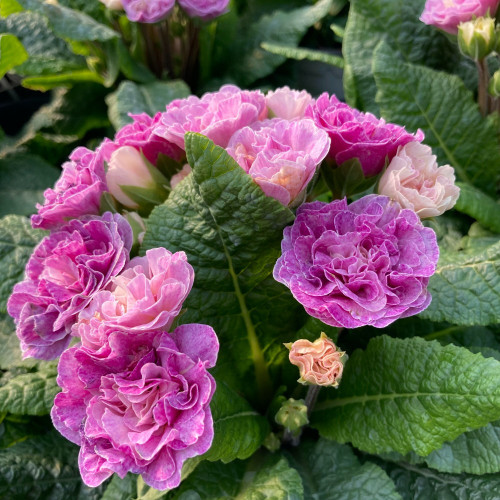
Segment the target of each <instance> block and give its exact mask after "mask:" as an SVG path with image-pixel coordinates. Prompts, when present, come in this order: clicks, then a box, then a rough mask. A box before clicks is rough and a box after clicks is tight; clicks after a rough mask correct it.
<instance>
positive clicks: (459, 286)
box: [421, 242, 500, 326]
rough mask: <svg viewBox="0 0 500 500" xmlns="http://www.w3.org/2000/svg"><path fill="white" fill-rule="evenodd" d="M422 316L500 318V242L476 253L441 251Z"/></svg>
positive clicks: (482, 321)
mask: <svg viewBox="0 0 500 500" xmlns="http://www.w3.org/2000/svg"><path fill="white" fill-rule="evenodd" d="M428 289H429V291H430V292H431V294H432V302H431V304H430V306H429V307H428V308H427V309H426V310H425V311H423V312H422V313H421V317H423V318H428V319H431V320H432V321H449V322H450V323H455V324H456V325H484V326H486V325H490V324H494V323H498V322H500V300H499V298H500V242H497V243H496V244H494V245H491V246H490V247H488V248H486V249H480V250H479V251H477V252H475V253H464V252H441V256H440V259H439V262H438V267H437V270H436V272H435V274H434V275H433V276H432V277H431V279H430V282H429V287H428Z"/></svg>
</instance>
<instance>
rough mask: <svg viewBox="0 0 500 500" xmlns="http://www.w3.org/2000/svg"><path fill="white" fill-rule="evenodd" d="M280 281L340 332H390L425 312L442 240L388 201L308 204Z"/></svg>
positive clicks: (287, 244) (288, 245)
mask: <svg viewBox="0 0 500 500" xmlns="http://www.w3.org/2000/svg"><path fill="white" fill-rule="evenodd" d="M281 249H282V255H281V257H280V258H279V259H278V261H277V262H276V266H275V268H274V278H275V279H276V280H277V281H279V282H280V283H283V284H284V285H286V286H287V287H288V288H290V290H291V292H292V294H293V296H294V297H295V298H296V299H297V300H298V301H299V302H300V303H301V304H302V305H303V306H304V308H305V310H306V312H307V313H308V314H310V315H311V316H313V317H315V318H318V319H320V320H321V321H323V322H324V323H326V324H328V325H332V326H338V327H346V328H356V327H359V326H365V325H371V326H375V327H378V328H381V327H384V326H387V325H388V324H390V323H392V322H393V321H395V320H396V319H398V318H404V317H407V316H412V315H414V314H417V313H419V312H420V311H423V310H424V309H425V308H426V307H427V306H428V305H429V303H430V301H431V296H430V293H429V292H428V291H427V284H428V282H429V277H430V276H432V274H434V271H435V270H436V264H437V260H438V257H439V249H438V245H437V241H436V235H435V233H434V231H433V230H432V229H429V228H426V227H424V226H423V225H422V223H421V222H420V219H419V218H418V216H417V215H416V214H415V212H413V211H412V210H406V209H405V210H403V209H401V207H400V205H399V204H398V203H396V202H391V201H390V199H389V198H387V197H386V196H378V195H369V196H365V197H364V198H361V199H360V200H358V201H355V202H354V203H351V204H350V205H347V201H346V200H345V199H344V200H336V201H333V202H331V203H322V202H314V203H305V204H304V205H302V206H301V207H300V208H299V209H298V210H297V217H296V219H295V221H294V223H293V225H292V226H289V227H287V228H285V230H284V235H283V241H282V243H281Z"/></svg>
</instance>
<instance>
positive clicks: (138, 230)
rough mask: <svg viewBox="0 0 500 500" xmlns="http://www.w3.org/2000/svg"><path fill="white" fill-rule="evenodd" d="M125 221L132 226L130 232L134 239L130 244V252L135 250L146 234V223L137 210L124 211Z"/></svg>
mask: <svg viewBox="0 0 500 500" xmlns="http://www.w3.org/2000/svg"><path fill="white" fill-rule="evenodd" d="M123 216H124V217H125V219H127V222H128V223H129V224H130V227H131V228H132V233H133V235H134V240H133V244H132V252H134V251H137V250H138V249H139V246H140V245H142V240H143V239H144V235H145V234H146V224H144V220H143V219H142V217H141V216H140V215H139V214H138V213H137V212H125V213H124V214H123Z"/></svg>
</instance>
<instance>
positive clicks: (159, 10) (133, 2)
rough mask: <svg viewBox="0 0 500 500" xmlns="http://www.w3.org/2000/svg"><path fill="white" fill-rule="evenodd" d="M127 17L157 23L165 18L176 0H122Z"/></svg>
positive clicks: (141, 21)
mask: <svg viewBox="0 0 500 500" xmlns="http://www.w3.org/2000/svg"><path fill="white" fill-rule="evenodd" d="M122 5H123V8H124V10H125V14H127V17H128V18H129V19H130V20H131V21H134V22H137V23H156V22H158V21H161V20H162V19H165V18H166V17H167V16H168V14H169V13H170V11H171V10H172V9H173V8H174V5H175V0H122Z"/></svg>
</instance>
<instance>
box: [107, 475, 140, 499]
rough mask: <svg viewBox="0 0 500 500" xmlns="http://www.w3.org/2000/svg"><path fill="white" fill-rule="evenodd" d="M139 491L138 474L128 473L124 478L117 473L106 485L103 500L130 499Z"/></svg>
mask: <svg viewBox="0 0 500 500" xmlns="http://www.w3.org/2000/svg"><path fill="white" fill-rule="evenodd" d="M136 493H137V475H135V474H130V473H129V474H127V475H126V476H125V477H124V478H123V479H121V478H120V477H118V476H117V475H116V474H114V475H113V478H112V479H111V481H110V482H109V484H108V485H107V486H106V489H105V490H104V493H103V495H102V497H101V500H130V499H131V498H135V496H136Z"/></svg>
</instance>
